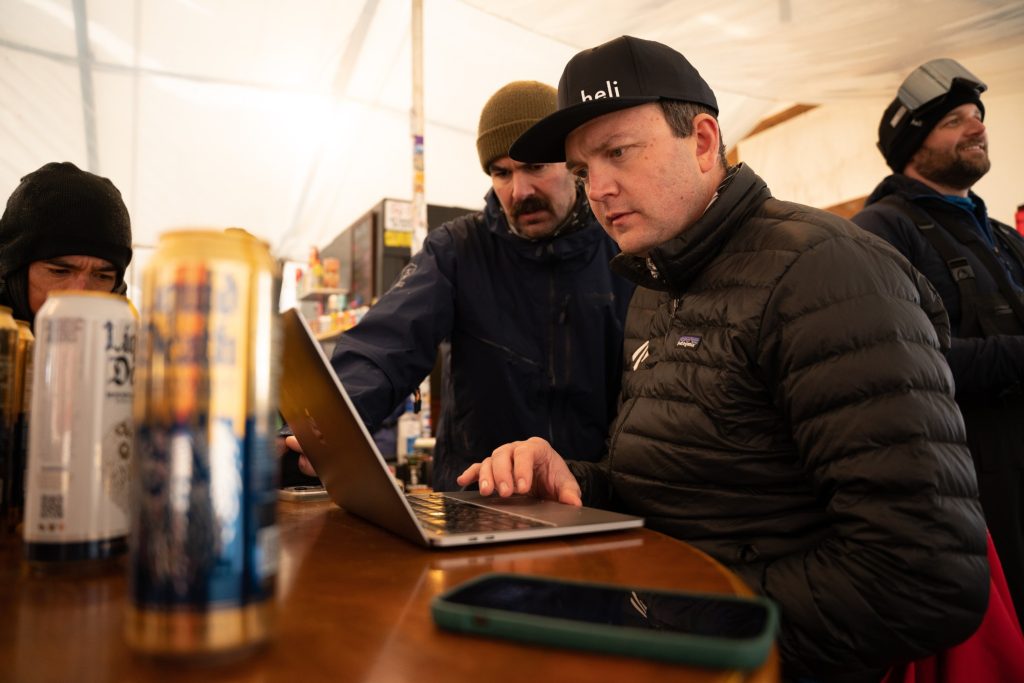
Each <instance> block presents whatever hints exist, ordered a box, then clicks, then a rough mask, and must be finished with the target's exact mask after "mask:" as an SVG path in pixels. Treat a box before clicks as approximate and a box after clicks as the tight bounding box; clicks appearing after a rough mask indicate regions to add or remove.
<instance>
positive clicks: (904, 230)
mask: <svg viewBox="0 0 1024 683" xmlns="http://www.w3.org/2000/svg"><path fill="white" fill-rule="evenodd" d="M853 221H854V222H855V223H856V224H857V225H859V226H860V227H862V228H864V229H865V230H867V231H868V232H870V233H872V234H874V235H877V236H879V237H881V238H882V239H884V240H885V241H886V242H888V243H889V244H891V245H893V246H894V247H896V249H897V250H898V251H899V252H900V253H901V254H903V256H905V257H906V258H907V260H909V261H910V263H911V264H912V265H913V266H914V267H915V268H919V269H920V268H922V259H924V258H925V256H924V253H923V251H924V240H923V238H922V237H921V236H920V235H919V234H918V230H917V228H916V227H915V226H914V223H913V221H911V220H910V218H908V217H907V216H905V215H904V214H903V213H901V212H899V211H897V210H896V208H895V207H891V206H884V205H879V204H872V205H870V206H868V207H867V208H865V209H864V210H863V211H861V212H860V213H858V214H857V215H856V216H854V217H853ZM935 258H936V259H938V260H939V262H941V259H940V258H939V257H938V256H937V255H936V256H935ZM946 360H947V361H948V362H949V367H950V369H951V370H952V371H953V379H954V381H955V383H956V393H957V395H958V396H962V395H969V394H979V393H980V394H986V395H992V394H998V393H999V392H1002V391H1006V390H1007V389H1010V388H1012V387H1017V386H1019V385H1020V384H1021V383H1024V337H1021V336H1011V335H1000V336H994V337H985V338H982V337H957V338H955V339H953V341H952V344H951V345H950V347H949V349H948V351H947V352H946Z"/></svg>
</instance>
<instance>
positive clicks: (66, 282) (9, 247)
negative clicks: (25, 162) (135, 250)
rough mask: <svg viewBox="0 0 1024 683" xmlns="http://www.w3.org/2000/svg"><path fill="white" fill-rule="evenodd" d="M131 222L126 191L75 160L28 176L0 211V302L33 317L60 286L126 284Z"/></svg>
mask: <svg viewBox="0 0 1024 683" xmlns="http://www.w3.org/2000/svg"><path fill="white" fill-rule="evenodd" d="M131 259H132V229H131V222H130V221H129V219H128V209H127V208H126V207H125V205H124V201H123V200H122V199H121V193H120V192H119V191H118V190H117V188H116V187H114V184H113V183H111V182H110V181H109V180H107V179H106V178H101V177H100V176H97V175H94V174H92V173H89V172H87V171H82V170H80V169H79V168H78V167H77V166H75V165H74V164H72V163H70V162H66V161H65V162H63V163H49V164H46V165H45V166H43V167H42V168H40V169H38V170H36V171H33V172H32V173H29V174H28V175H27V176H25V177H24V178H22V179H21V183H20V184H19V185H18V187H16V188H15V189H14V192H13V193H12V194H11V196H10V198H9V199H8V200H7V208H6V209H5V210H4V214H3V217H2V218H0V305H3V306H9V307H10V308H11V309H12V311H13V312H14V317H15V318H17V319H18V320H25V321H27V322H29V323H32V322H34V321H35V315H36V313H37V312H38V311H39V308H40V307H41V306H42V305H43V302H45V301H46V297H47V295H48V294H49V293H50V292H51V291H54V290H59V289H78V290H83V289H84V290H93V291H101V292H115V291H117V292H123V291H124V273H125V270H126V269H127V268H128V263H129V262H130V261H131Z"/></svg>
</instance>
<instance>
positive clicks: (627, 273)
mask: <svg viewBox="0 0 1024 683" xmlns="http://www.w3.org/2000/svg"><path fill="white" fill-rule="evenodd" d="M770 197H771V192H769V190H768V186H767V185H766V184H765V182H764V181H763V180H761V178H760V177H759V176H758V175H757V174H756V173H754V172H753V171H752V170H750V167H749V166H747V165H746V164H738V165H736V166H734V167H732V168H731V169H729V173H728V174H727V175H726V178H725V180H724V181H722V184H721V185H720V186H719V188H718V196H717V198H716V199H715V200H714V201H713V202H712V203H711V206H709V207H708V208H707V210H706V211H705V212H704V215H703V216H701V217H700V219H699V220H698V221H697V222H696V223H694V224H693V225H692V226H690V227H689V228H686V229H685V230H683V231H682V232H680V233H679V234H678V235H677V236H675V237H673V238H672V239H671V240H669V241H668V242H665V243H664V244H662V245H660V246H658V247H656V248H655V249H652V250H651V252H650V254H648V255H647V257H646V258H645V257H643V256H634V255H630V254H619V255H618V256H616V257H615V258H614V259H612V270H613V271H615V272H616V273H618V274H620V275H622V276H623V277H626V278H629V279H630V280H632V281H634V282H636V283H637V284H639V285H642V286H644V287H649V288H650V289H657V290H666V291H669V292H681V291H683V290H684V289H686V287H687V285H689V283H690V282H691V281H692V280H693V278H695V277H696V276H697V275H698V274H700V272H701V271H702V270H703V269H704V267H705V266H706V265H707V264H708V263H709V262H710V261H711V260H712V259H713V258H714V257H715V256H716V255H717V254H718V252H719V251H721V249H722V246H723V245H724V244H725V243H726V242H727V241H728V240H729V238H730V237H732V235H733V233H735V232H736V230H737V229H738V228H739V227H740V226H741V225H743V222H744V220H745V219H746V217H747V216H749V215H750V214H752V213H753V212H754V211H756V210H757V208H758V207H759V206H761V204H763V203H764V202H765V201H766V200H767V199H769V198H770ZM651 265H653V266H654V271H656V273H655V272H654V271H652V269H651V268H650V266H651Z"/></svg>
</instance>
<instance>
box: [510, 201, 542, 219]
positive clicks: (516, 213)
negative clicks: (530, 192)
mask: <svg viewBox="0 0 1024 683" xmlns="http://www.w3.org/2000/svg"><path fill="white" fill-rule="evenodd" d="M534 211H549V212H550V211H551V204H550V203H549V202H548V200H546V199H544V198H543V197H536V196H533V197H527V198H526V199H523V200H522V201H518V202H516V203H515V204H513V205H512V218H519V217H520V216H522V215H523V214H524V213H533V212H534Z"/></svg>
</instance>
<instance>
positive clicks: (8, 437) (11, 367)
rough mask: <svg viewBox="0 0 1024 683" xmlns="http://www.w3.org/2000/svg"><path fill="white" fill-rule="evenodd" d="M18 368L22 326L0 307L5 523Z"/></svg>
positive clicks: (1, 504) (0, 476)
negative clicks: (19, 339)
mask: <svg viewBox="0 0 1024 683" xmlns="http://www.w3.org/2000/svg"><path fill="white" fill-rule="evenodd" d="M17 367H18V326H17V324H16V323H15V322H14V316H12V315H11V309H10V308H9V307H7V306H0V513H2V515H0V518H4V519H5V518H6V517H7V510H8V507H9V506H10V500H9V493H8V490H9V489H10V488H11V481H10V469H11V466H12V463H11V460H12V457H13V455H14V433H15V429H14V422H15V419H16V416H17V412H18V394H17Z"/></svg>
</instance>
